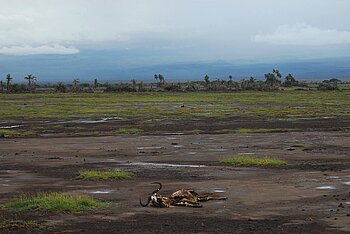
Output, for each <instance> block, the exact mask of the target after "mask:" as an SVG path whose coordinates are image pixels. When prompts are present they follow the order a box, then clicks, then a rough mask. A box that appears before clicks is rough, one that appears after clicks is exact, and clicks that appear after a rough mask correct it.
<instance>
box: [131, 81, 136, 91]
mask: <svg viewBox="0 0 350 234" xmlns="http://www.w3.org/2000/svg"><path fill="white" fill-rule="evenodd" d="M131 86H132V89H133V91H135V92H136V86H137V80H134V79H132V80H131Z"/></svg>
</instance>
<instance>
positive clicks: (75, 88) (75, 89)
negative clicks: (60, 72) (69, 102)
mask: <svg viewBox="0 0 350 234" xmlns="http://www.w3.org/2000/svg"><path fill="white" fill-rule="evenodd" d="M79 83H80V81H79V79H74V80H73V90H74V91H76V92H77V91H78V90H79Z"/></svg>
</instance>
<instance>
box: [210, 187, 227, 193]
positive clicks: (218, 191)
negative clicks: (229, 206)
mask: <svg viewBox="0 0 350 234" xmlns="http://www.w3.org/2000/svg"><path fill="white" fill-rule="evenodd" d="M213 192H214V193H224V192H226V190H225V189H221V188H217V189H214V190H213Z"/></svg>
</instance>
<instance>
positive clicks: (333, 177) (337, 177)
mask: <svg viewBox="0 0 350 234" xmlns="http://www.w3.org/2000/svg"><path fill="white" fill-rule="evenodd" d="M328 178H329V179H340V177H339V176H329V177H328Z"/></svg>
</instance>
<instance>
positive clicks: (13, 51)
mask: <svg viewBox="0 0 350 234" xmlns="http://www.w3.org/2000/svg"><path fill="white" fill-rule="evenodd" d="M76 53H79V50H78V49H77V48H75V47H72V46H70V47H65V46H62V45H57V44H56V45H52V46H48V45H43V46H37V47H33V46H29V45H23V46H9V47H6V46H5V47H0V54H4V55H33V54H76Z"/></svg>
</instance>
